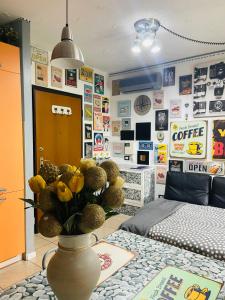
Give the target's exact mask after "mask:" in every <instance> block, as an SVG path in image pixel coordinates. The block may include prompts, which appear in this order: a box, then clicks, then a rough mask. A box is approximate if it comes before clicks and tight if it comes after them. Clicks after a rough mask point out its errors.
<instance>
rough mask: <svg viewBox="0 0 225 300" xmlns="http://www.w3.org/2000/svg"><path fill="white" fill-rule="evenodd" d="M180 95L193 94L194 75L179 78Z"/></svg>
mask: <svg viewBox="0 0 225 300" xmlns="http://www.w3.org/2000/svg"><path fill="white" fill-rule="evenodd" d="M179 94H180V95H190V94H192V75H185V76H180V77H179Z"/></svg>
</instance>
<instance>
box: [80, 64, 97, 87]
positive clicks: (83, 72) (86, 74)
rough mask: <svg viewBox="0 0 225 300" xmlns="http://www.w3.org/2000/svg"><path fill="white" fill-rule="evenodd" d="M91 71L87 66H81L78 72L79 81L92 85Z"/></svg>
mask: <svg viewBox="0 0 225 300" xmlns="http://www.w3.org/2000/svg"><path fill="white" fill-rule="evenodd" d="M93 72H94V71H93V69H92V68H89V67H87V66H83V67H81V68H80V71H79V79H80V80H82V81H86V82H89V83H93Z"/></svg>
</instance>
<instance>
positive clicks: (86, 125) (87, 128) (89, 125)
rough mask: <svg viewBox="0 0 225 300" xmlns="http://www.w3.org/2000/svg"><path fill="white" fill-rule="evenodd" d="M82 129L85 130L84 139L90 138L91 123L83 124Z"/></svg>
mask: <svg viewBox="0 0 225 300" xmlns="http://www.w3.org/2000/svg"><path fill="white" fill-rule="evenodd" d="M84 131H85V139H86V140H91V139H92V125H91V124H85V125H84Z"/></svg>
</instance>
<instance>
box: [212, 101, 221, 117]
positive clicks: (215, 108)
mask: <svg viewBox="0 0 225 300" xmlns="http://www.w3.org/2000/svg"><path fill="white" fill-rule="evenodd" d="M224 112H225V100H214V101H209V113H210V114H211V113H213V114H215V113H216V114H218V116H219V115H220V114H221V115H224Z"/></svg>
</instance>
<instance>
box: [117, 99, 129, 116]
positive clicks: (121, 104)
mask: <svg viewBox="0 0 225 300" xmlns="http://www.w3.org/2000/svg"><path fill="white" fill-rule="evenodd" d="M117 116H118V117H119V118H126V117H130V116H131V101H130V100H123V101H118V102H117Z"/></svg>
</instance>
